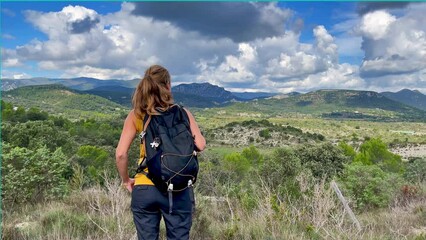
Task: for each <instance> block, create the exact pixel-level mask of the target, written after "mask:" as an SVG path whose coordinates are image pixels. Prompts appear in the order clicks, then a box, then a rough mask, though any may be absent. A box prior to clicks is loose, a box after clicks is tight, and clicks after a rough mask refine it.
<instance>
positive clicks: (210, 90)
mask: <svg viewBox="0 0 426 240" xmlns="http://www.w3.org/2000/svg"><path fill="white" fill-rule="evenodd" d="M172 92H173V93H184V94H192V95H198V96H203V97H207V98H212V99H216V100H217V102H227V101H231V100H235V99H237V97H236V96H234V94H232V92H230V91H227V90H225V89H224V88H223V87H219V86H216V85H213V84H210V83H190V84H180V85H177V86H175V87H173V88H172Z"/></svg>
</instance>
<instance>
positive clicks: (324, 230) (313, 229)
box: [3, 174, 426, 240]
mask: <svg viewBox="0 0 426 240" xmlns="http://www.w3.org/2000/svg"><path fill="white" fill-rule="evenodd" d="M297 181H298V183H299V187H300V189H301V190H302V195H301V197H300V198H299V199H298V200H297V201H290V200H289V199H287V198H286V197H285V196H278V195H277V193H276V192H274V191H273V190H271V189H269V188H267V187H265V186H266V185H264V184H262V182H261V181H260V180H259V184H260V185H261V186H262V187H258V188H257V191H255V192H254V193H253V195H251V197H252V198H253V199H254V201H255V202H256V205H255V206H254V207H253V208H249V209H248V208H247V207H244V204H243V202H242V200H241V199H239V198H238V197H235V196H234V197H231V195H224V196H222V197H217V196H216V197H202V196H200V194H199V193H198V194H197V203H198V205H197V211H196V213H195V214H194V221H193V227H192V231H191V239H196V240H198V239H215V240H216V239H218V240H221V239H223V240H225V239H242V240H244V239H425V238H426V228H425V226H426V198H425V197H424V196H423V197H422V196H419V197H417V198H415V199H411V200H410V201H404V202H396V203H394V204H393V205H392V206H390V207H389V208H387V209H380V210H377V211H374V212H366V213H363V214H358V215H357V217H358V219H359V220H360V222H361V225H362V227H363V228H362V231H360V232H359V231H357V228H356V227H355V226H354V225H353V224H352V223H351V222H350V220H349V218H348V217H347V214H346V213H345V211H344V210H343V208H342V206H341V204H340V202H339V201H338V200H337V197H336V196H335V195H334V192H333V191H332V190H331V189H330V187H329V185H328V183H327V182H326V181H324V180H323V181H314V180H312V178H311V177H310V176H308V175H303V174H301V175H300V176H299V177H298V178H297ZM212 193H213V192H212ZM129 204H130V196H129V194H128V193H126V192H125V191H124V190H123V189H122V188H121V187H120V183H119V181H118V180H109V181H108V180H107V181H106V182H105V186H104V187H93V188H90V189H85V190H82V191H75V192H73V193H72V194H71V195H70V196H69V197H68V198H67V199H65V200H64V201H61V202H51V203H46V204H41V205H37V206H33V207H31V206H27V207H25V209H22V211H20V212H8V213H7V214H5V218H4V221H3V239H48V240H50V239H52V240H53V239H55V240H56V239H90V240H98V239H114V240H115V239H136V233H135V228H134V225H133V222H132V215H131V211H130V206H129ZM164 230H165V229H164V224H162V225H161V231H162V232H161V238H160V239H165V234H164V232H165V231H164Z"/></svg>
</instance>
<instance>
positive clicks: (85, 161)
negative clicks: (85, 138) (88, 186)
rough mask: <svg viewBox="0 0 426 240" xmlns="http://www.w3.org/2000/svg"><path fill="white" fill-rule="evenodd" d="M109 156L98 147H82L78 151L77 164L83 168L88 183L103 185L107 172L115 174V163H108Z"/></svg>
mask: <svg viewBox="0 0 426 240" xmlns="http://www.w3.org/2000/svg"><path fill="white" fill-rule="evenodd" d="M108 158H109V154H108V152H107V151H105V150H104V149H102V148H99V147H96V146H90V145H85V146H81V147H80V148H79V149H78V151H77V162H78V164H79V165H80V166H82V167H83V169H84V173H85V175H86V176H87V178H86V179H87V180H88V183H102V182H103V179H102V174H104V172H105V171H109V172H115V167H114V166H113V161H108Z"/></svg>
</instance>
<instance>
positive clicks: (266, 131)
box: [259, 129, 271, 139]
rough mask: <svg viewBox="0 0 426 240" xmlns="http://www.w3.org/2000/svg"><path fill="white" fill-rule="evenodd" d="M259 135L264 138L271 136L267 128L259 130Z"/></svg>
mask: <svg viewBox="0 0 426 240" xmlns="http://www.w3.org/2000/svg"><path fill="white" fill-rule="evenodd" d="M259 136H260V137H262V138H265V139H269V138H271V133H270V132H269V129H262V130H260V131H259Z"/></svg>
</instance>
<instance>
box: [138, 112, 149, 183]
mask: <svg viewBox="0 0 426 240" xmlns="http://www.w3.org/2000/svg"><path fill="white" fill-rule="evenodd" d="M144 118H145V117H144ZM150 122H151V115H148V119H147V120H146V122H145V124H143V119H142V124H143V129H141V130H142V131H141V133H140V134H139V139H140V150H139V151H140V154H139V155H140V156H142V155H143V156H144V159H143V160H142V161H141V162H140V164H139V166H138V169H137V170H136V172H137V173H143V174H145V175H146V176H147V177H148V174H147V173H146V172H145V171H144V170H145V168H147V166H146V149H145V135H146V129H147V128H148V125H149V123H150ZM148 178H149V177H148Z"/></svg>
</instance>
